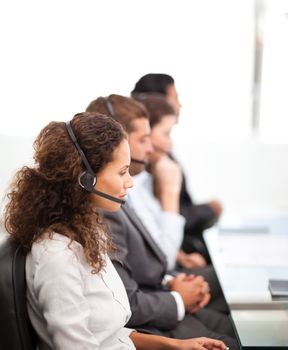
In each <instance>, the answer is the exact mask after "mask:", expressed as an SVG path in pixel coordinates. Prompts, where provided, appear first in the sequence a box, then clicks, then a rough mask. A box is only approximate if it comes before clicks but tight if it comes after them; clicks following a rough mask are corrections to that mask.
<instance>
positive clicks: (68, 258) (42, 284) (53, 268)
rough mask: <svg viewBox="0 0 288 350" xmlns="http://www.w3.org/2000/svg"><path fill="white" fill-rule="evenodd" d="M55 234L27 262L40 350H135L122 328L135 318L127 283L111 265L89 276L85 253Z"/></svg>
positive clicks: (31, 312) (30, 303) (36, 247)
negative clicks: (132, 313)
mask: <svg viewBox="0 0 288 350" xmlns="http://www.w3.org/2000/svg"><path fill="white" fill-rule="evenodd" d="M69 242H70V239H69V238H67V237H65V236H63V235H60V234H57V233H54V234H53V239H49V238H48V237H45V238H44V239H43V240H41V241H39V242H37V243H33V246H32V250H31V252H30V253H29V254H28V256H27V259H26V279H27V299H28V313H29V316H30V319H31V322H32V325H33V327H34V328H35V330H36V332H37V334H38V338H39V345H38V346H39V350H71V349H73V350H92V349H93V350H96V349H103V350H104V349H105V350H124V349H125V350H127V349H135V347H134V344H133V342H132V341H131V339H130V337H129V335H130V333H131V332H132V331H133V330H131V329H128V328H124V326H125V324H126V323H127V321H128V320H129V318H130V316H131V310H130V305H129V301H128V297H127V294H126V291H125V288H124V286H123V283H122V281H121V279H120V277H119V275H118V274H117V272H116V270H115V268H114V267H113V265H112V263H111V261H110V259H109V257H108V256H106V261H107V265H106V267H105V268H104V269H103V270H102V271H100V272H99V273H98V274H92V273H91V266H90V265H88V263H87V262H86V259H85V256H84V252H83V247H82V246H81V245H80V244H79V243H77V242H75V241H73V242H72V244H71V245H70V246H68V245H69Z"/></svg>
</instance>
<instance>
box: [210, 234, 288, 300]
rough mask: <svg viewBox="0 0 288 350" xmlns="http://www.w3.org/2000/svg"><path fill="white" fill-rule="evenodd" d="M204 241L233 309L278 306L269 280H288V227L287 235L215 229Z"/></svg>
mask: <svg viewBox="0 0 288 350" xmlns="http://www.w3.org/2000/svg"><path fill="white" fill-rule="evenodd" d="M204 238H205V242H206V244H207V248H208V250H209V253H210V255H211V259H212V262H213V265H214V267H215V270H216V273H217V276H218V278H219V281H220V284H221V286H222V289H223V292H224V295H225V297H226V300H227V302H228V304H230V306H231V305H237V304H239V305H240V304H244V303H252V304H255V303H256V304H257V303H258V304H262V303H263V304H267V303H268V304H271V303H272V304H276V303H278V301H277V300H272V298H271V295H270V292H269V290H268V280H269V278H275V279H288V228H287V235H283V234H279V235H277V234H270V233H268V232H263V233H261V232H257V233H253V232H245V233H241V232H233V233H232V232H231V233H229V232H228V231H227V232H226V231H225V232H224V233H222V232H221V231H220V232H219V230H218V229H217V228H212V229H210V230H207V231H206V232H205V233H204ZM287 301H288V298H287ZM281 302H282V300H281Z"/></svg>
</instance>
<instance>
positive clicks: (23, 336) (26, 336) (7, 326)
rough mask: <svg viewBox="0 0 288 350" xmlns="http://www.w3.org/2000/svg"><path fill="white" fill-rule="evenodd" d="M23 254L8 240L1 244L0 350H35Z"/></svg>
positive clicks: (34, 336) (19, 247) (15, 244)
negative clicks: (27, 299)
mask: <svg viewBox="0 0 288 350" xmlns="http://www.w3.org/2000/svg"><path fill="white" fill-rule="evenodd" d="M25 259H26V257H25V254H24V253H23V251H22V249H21V246H20V245H19V244H18V243H16V242H14V241H13V240H12V239H11V238H5V239H4V240H2V241H1V243H0V349H1V350H2V349H3V350H36V334H35V332H34V330H33V328H32V326H31V323H30V320H29V317H28V312H27V306H26V305H27V302H26V277H25Z"/></svg>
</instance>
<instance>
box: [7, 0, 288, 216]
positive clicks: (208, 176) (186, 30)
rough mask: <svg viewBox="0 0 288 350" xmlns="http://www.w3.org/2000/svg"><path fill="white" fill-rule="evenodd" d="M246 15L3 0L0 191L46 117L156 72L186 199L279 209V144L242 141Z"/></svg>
mask: <svg viewBox="0 0 288 350" xmlns="http://www.w3.org/2000/svg"><path fill="white" fill-rule="evenodd" d="M253 11H254V7H253V1H251V0H189V1H188V0H187V1H178V0H157V1H155V0H146V1H145V2H143V1H136V0H121V1H119V0H105V1H97V0H83V1H78V0H61V1H59V0H50V1H39V0H26V1H21V0H10V1H6V2H4V1H2V2H1V3H0V32H1V62H0V76H1V79H0V92H1V104H0V116H1V124H0V133H1V136H0V149H1V153H0V171H1V173H0V194H2V193H3V191H4V189H5V188H6V186H7V181H8V179H9V178H10V174H11V171H14V170H15V168H17V167H19V166H21V165H22V164H23V163H26V162H27V161H30V160H31V153H32V146H31V145H32V140H33V139H34V137H35V136H36V135H37V133H38V132H39V130H40V129H41V128H42V127H43V126H44V125H46V124H47V123H48V122H49V121H50V120H68V119H70V118H71V117H72V116H73V115H74V114H75V113H77V112H80V111H83V110H84V109H85V108H86V106H87V105H88V103H89V102H90V101H91V100H92V99H94V98H96V97H98V96H100V95H104V96H105V95H107V94H110V93H120V94H124V95H128V94H129V93H130V91H131V89H132V88H133V87H134V84H135V82H136V81H137V80H138V78H139V77H140V76H142V75H143V74H146V73H149V72H156V73H157V72H163V73H168V74H171V75H172V76H173V77H174V78H175V80H176V85H177V88H178V91H179V95H180V99H181V101H182V104H183V109H182V113H181V121H180V125H179V127H178V130H177V131H176V132H175V134H174V138H175V149H176V152H177V153H178V155H179V158H181V159H182V163H183V164H184V167H185V169H186V173H187V176H188V178H189V184H190V186H191V190H192V191H193V194H194V196H195V198H196V199H198V200H206V199H209V198H211V197H218V198H219V199H220V200H222V201H223V203H224V206H225V208H226V212H228V213H229V212H230V211H231V212H232V213H234V212H235V213H244V214H245V213H246V212H251V213H255V212H259V213H262V212H263V213H264V212H276V211H280V212H285V213H287V198H288V196H287V194H288V189H287V188H288V185H287V180H286V179H287V178H288V177H287V175H288V170H287V162H286V159H287V153H288V152H287V151H288V150H287V146H286V145H281V144H279V145H273V144H270V145H268V144H261V143H258V142H257V141H255V142H254V141H252V142H251V141H250V140H251V138H253V135H252V134H251V130H250V124H251V111H252V92H253V86H252V77H253V59H254V51H253V49H254V46H253V45H254V22H253V13H254V12H253ZM265 62H266V63H267V61H265ZM267 77H269V75H268V76H266V78H267ZM266 78H265V79H266ZM265 81H267V79H266V80H265ZM274 83H275V82H274ZM284 91H287V89H286V90H284ZM269 106H270V107H271V106H273V104H272V105H271V104H270V105H269ZM269 114H270V117H271V115H272V114H273V109H272V108H270V113H269ZM266 116H267V114H266ZM283 130H284V128H283ZM7 135H14V136H13V137H12V138H9V137H8V136H7ZM16 135H18V136H16ZM19 135H21V136H19ZM29 135H30V136H29ZM286 135H288V133H286ZM282 139H283V138H282Z"/></svg>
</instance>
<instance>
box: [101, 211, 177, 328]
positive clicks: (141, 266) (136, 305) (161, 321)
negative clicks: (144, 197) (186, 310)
mask: <svg viewBox="0 0 288 350" xmlns="http://www.w3.org/2000/svg"><path fill="white" fill-rule="evenodd" d="M105 219H107V221H108V224H109V227H110V229H111V232H112V235H113V241H114V243H115V245H116V247H117V251H116V253H115V254H113V256H111V258H112V261H113V264H114V266H115V268H116V270H117V271H118V273H119V275H120V277H121V278H122V280H123V282H124V285H125V287H126V290H127V294H128V298H129V300H130V305H131V310H132V317H131V319H130V320H129V323H128V326H129V327H141V326H142V325H145V326H152V327H156V328H158V329H163V330H167V329H172V328H175V327H176V325H177V323H178V321H177V305H176V302H175V299H174V297H173V296H172V295H171V293H170V292H169V291H168V290H166V289H165V288H164V287H163V286H162V284H161V282H162V279H163V276H164V275H165V273H166V266H167V263H166V258H165V256H164V254H163V253H162V251H161V250H160V249H159V248H158V246H157V244H156V243H155V242H154V240H153V238H152V237H151V235H150V234H149V232H148V231H147V230H146V228H145V227H144V226H143V224H142V222H141V221H140V219H138V217H137V215H136V214H135V212H134V210H133V209H132V208H129V207H128V206H125V207H123V208H122V209H120V210H119V211H118V212H116V213H105Z"/></svg>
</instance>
